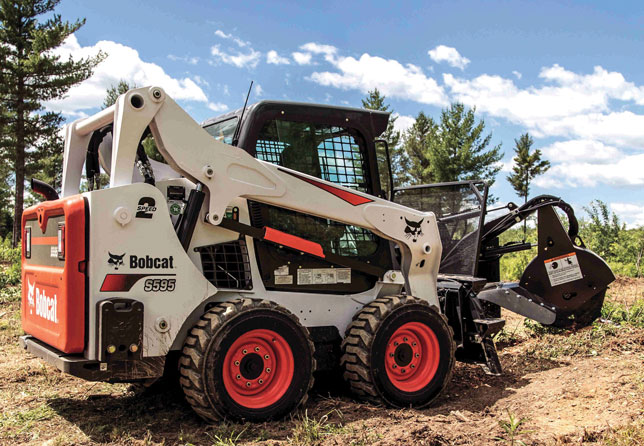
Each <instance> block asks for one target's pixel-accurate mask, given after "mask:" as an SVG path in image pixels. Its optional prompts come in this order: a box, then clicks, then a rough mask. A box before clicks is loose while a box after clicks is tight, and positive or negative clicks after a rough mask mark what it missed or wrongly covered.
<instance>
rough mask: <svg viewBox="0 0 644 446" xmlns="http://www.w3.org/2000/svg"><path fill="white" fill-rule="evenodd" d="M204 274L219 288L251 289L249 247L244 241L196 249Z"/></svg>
mask: <svg viewBox="0 0 644 446" xmlns="http://www.w3.org/2000/svg"><path fill="white" fill-rule="evenodd" d="M195 250H196V251H197V252H199V254H200V255H201V267H202V269H203V274H204V276H205V277H206V279H208V280H209V281H210V283H212V284H213V285H215V286H216V287H217V288H233V289H238V290H242V289H250V288H252V280H251V274H250V260H249V258H248V247H247V246H246V242H245V241H244V240H236V241H234V242H227V243H219V244H216V245H208V246H200V247H198V248H195Z"/></svg>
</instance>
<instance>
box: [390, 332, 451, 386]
mask: <svg viewBox="0 0 644 446" xmlns="http://www.w3.org/2000/svg"><path fill="white" fill-rule="evenodd" d="M439 361H440V347H439V345H438V338H437V337H436V334H434V331H433V330H432V329H431V328H429V327H428V326H427V325H425V324H423V323H420V322H407V323H406V324H404V325H402V326H400V327H399V328H398V329H397V330H396V331H395V332H394V334H392V335H391V337H390V338H389V341H388V342H387V350H386V351H385V370H386V371H387V376H388V377H389V380H390V381H391V383H392V384H393V385H394V386H395V387H396V388H397V389H398V390H401V391H403V392H416V391H418V390H420V389H422V388H424V387H425V386H427V385H428V384H429V383H430V381H431V380H432V378H434V375H436V370H438V363H439Z"/></svg>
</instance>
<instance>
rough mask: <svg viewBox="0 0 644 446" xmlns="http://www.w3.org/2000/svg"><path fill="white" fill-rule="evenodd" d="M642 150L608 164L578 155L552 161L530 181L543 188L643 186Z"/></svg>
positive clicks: (643, 158) (643, 161)
mask: <svg viewBox="0 0 644 446" xmlns="http://www.w3.org/2000/svg"><path fill="white" fill-rule="evenodd" d="M643 166H644V154H638V155H624V156H622V157H621V158H619V159H618V160H616V161H615V162H613V163H610V164H604V163H591V162H588V161H586V160H583V159H580V160H577V161H569V162H563V163H560V164H556V165H553V166H552V167H551V168H550V169H549V170H548V171H547V172H546V173H545V174H544V175H542V176H539V177H537V178H535V180H534V183H535V184H536V185H537V186H539V187H545V188H566V187H595V186H598V185H609V186H617V187H642V186H644V168H643Z"/></svg>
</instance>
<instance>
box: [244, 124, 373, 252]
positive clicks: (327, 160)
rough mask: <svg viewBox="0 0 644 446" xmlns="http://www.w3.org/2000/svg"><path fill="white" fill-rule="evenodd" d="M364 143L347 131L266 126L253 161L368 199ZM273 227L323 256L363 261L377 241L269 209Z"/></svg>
mask: <svg viewBox="0 0 644 446" xmlns="http://www.w3.org/2000/svg"><path fill="white" fill-rule="evenodd" d="M364 147H365V144H364V141H363V139H362V137H361V135H360V134H359V133H357V132H356V131H354V130H352V129H348V128H344V127H336V126H330V125H324V124H310V123H303V122H292V121H269V122H267V123H266V124H265V125H264V127H263V128H262V130H261V132H260V134H259V137H258V139H257V143H256V146H255V152H256V156H257V158H258V159H260V160H263V161H267V162H269V163H272V164H277V165H280V166H284V167H287V168H289V169H293V170H297V171H298V172H303V173H306V174H309V175H312V176H315V177H317V178H321V179H323V180H327V181H331V182H333V183H336V184H339V185H342V186H345V187H350V188H352V189H355V190H358V191H361V192H366V193H370V192H371V187H370V186H369V181H368V180H367V179H368V178H369V172H368V168H367V163H366V160H365V158H364ZM268 215H269V222H270V225H271V226H272V227H274V228H275V229H278V230H280V231H284V232H287V233H289V234H293V235H296V236H298V237H302V238H306V239H307V240H311V241H315V242H318V243H320V244H321V245H322V247H323V248H324V249H325V251H328V252H332V253H334V254H338V255H342V256H350V257H368V256H370V255H372V254H374V253H375V252H376V250H377V248H378V241H377V237H376V236H375V235H374V234H373V233H372V232H371V231H368V230H366V229H363V228H359V227H356V226H349V225H345V224H343V223H339V222H336V221H332V220H328V219H323V218H317V217H312V216H310V215H305V214H301V213H298V212H294V211H289V210H286V209H282V208H276V207H272V206H268Z"/></svg>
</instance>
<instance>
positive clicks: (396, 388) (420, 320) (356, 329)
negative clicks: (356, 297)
mask: <svg viewBox="0 0 644 446" xmlns="http://www.w3.org/2000/svg"><path fill="white" fill-rule="evenodd" d="M408 323H416V324H420V325H418V326H421V327H422V326H424V327H427V328H429V330H430V331H431V332H433V333H434V335H435V341H436V342H437V345H438V354H437V355H436V351H435V350H430V351H433V352H434V355H430V354H429V353H428V354H427V356H428V357H432V358H433V359H431V361H430V362H427V361H425V360H424V359H422V357H420V356H419V357H420V359H419V361H421V362H420V363H419V368H417V369H414V370H413V371H412V370H411V367H412V364H413V360H411V361H409V362H407V361H406V359H405V358H403V361H402V362H398V359H399V356H400V355H399V351H400V353H405V351H404V349H407V348H408V347H409V348H411V346H410V345H409V344H406V341H405V342H401V343H400V344H395V345H397V346H398V347H396V350H395V351H393V352H390V353H389V354H387V353H386V352H387V349H392V348H393V347H392V346H393V345H394V344H393V341H392V339H394V338H392V336H393V335H394V334H395V333H400V330H404V328H405V327H407V326H408V325H407V324H408ZM403 325H405V327H403ZM401 327H403V328H401ZM399 329H400V330H399ZM423 330H425V331H426V328H423ZM404 339H405V340H406V339H407V338H404ZM412 339H413V338H412ZM390 341H391V342H390ZM403 344H405V345H406V347H404V346H403ZM413 345H414V347H413V348H414V351H418V350H415V349H417V348H419V347H416V344H415V343H414V344H413ZM432 345H436V344H432ZM455 348H456V347H455V344H454V336H453V332H452V329H451V328H450V327H449V325H448V324H447V321H446V319H445V317H444V316H443V315H441V314H440V313H439V312H438V310H437V308H436V307H430V305H429V304H428V303H427V302H426V301H424V300H420V299H417V298H414V297H411V296H388V297H380V298H378V299H376V300H374V301H373V302H371V303H370V304H369V305H366V306H365V307H364V308H363V309H362V310H360V311H359V312H358V313H357V314H356V315H355V316H354V319H353V322H352V323H351V325H350V326H349V328H348V329H347V333H346V336H345V338H344V340H343V341H342V352H343V355H342V358H341V365H342V367H343V369H344V379H345V381H347V382H348V383H349V386H350V388H351V390H352V392H353V393H354V394H355V395H356V396H357V397H358V398H360V399H363V400H365V401H369V402H373V403H379V402H385V403H386V404H388V405H390V406H394V407H417V408H420V407H424V406H427V405H429V404H430V403H431V402H432V401H433V400H435V399H436V398H437V397H438V396H439V395H440V394H441V392H442V391H443V390H444V389H445V388H446V387H447V384H448V383H449V381H450V379H451V377H452V372H453V369H454V351H455ZM399 349H403V350H399ZM390 355H393V356H391V358H389V357H388V358H387V360H388V362H385V359H386V358H385V356H390ZM413 355H415V353H414V354H413ZM408 357H409V356H408V354H407V358H408ZM392 358H393V359H392ZM394 359H395V361H396V362H395V363H396V364H397V365H398V366H399V367H401V368H400V369H398V372H401V371H402V372H403V373H404V367H409V368H408V370H409V371H410V372H412V373H424V371H423V370H422V369H421V367H423V366H422V365H423V364H428V365H427V367H425V368H429V367H433V368H432V370H435V372H434V373H433V375H432V374H431V373H429V372H428V376H429V377H431V378H427V379H429V381H428V382H427V383H426V384H423V382H425V381H423V380H421V381H419V382H420V383H421V384H423V387H421V388H419V389H417V390H410V391H407V390H402V389H401V388H403V387H409V385H408V384H409V383H406V384H405V383H402V384H401V382H400V381H399V382H398V384H396V383H395V381H394V380H392V378H390V373H394V372H391V368H395V367H396V366H394V365H392V363H391V361H393V360H394ZM428 361H429V359H428ZM436 361H437V363H438V364H437V365H436ZM432 364H433V365H432ZM388 367H389V370H390V371H389V372H388V371H387V368H388ZM430 372H431V371H430ZM414 376H415V375H414ZM402 378H403V379H404V378H405V377H404V376H403V377H402Z"/></svg>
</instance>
